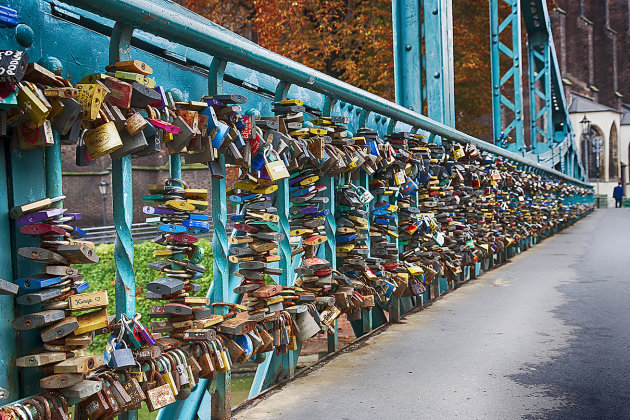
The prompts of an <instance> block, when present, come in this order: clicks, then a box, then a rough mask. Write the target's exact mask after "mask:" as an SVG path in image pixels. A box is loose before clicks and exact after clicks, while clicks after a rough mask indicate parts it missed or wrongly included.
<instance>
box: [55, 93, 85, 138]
mask: <svg viewBox="0 0 630 420" xmlns="http://www.w3.org/2000/svg"><path fill="white" fill-rule="evenodd" d="M59 100H60V101H61V103H62V104H63V110H62V111H61V113H60V114H59V115H58V116H57V118H55V119H54V120H53V122H52V128H53V130H55V131H56V132H58V133H59V134H61V135H62V136H65V135H66V134H68V132H70V130H71V129H72V127H73V126H74V125H75V123H76V122H77V119H78V118H79V115H80V114H81V110H82V106H81V104H80V103H79V102H78V101H77V100H76V99H74V98H60V99H59Z"/></svg>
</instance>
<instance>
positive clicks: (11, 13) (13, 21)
mask: <svg viewBox="0 0 630 420" xmlns="http://www.w3.org/2000/svg"><path fill="white" fill-rule="evenodd" d="M18 22H19V21H18V14H17V11H16V10H15V9H11V8H10V7H6V6H0V26H1V27H3V28H13V27H14V26H17V24H18Z"/></svg>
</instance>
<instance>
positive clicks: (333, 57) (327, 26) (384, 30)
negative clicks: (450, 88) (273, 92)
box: [179, 0, 491, 137]
mask: <svg viewBox="0 0 630 420" xmlns="http://www.w3.org/2000/svg"><path fill="white" fill-rule="evenodd" d="M179 1H180V3H181V4H183V5H184V6H186V7H188V8H190V9H191V10H193V11H195V12H197V13H199V14H201V15H204V16H206V17H208V18H209V19H210V20H212V21H214V22H216V23H218V24H220V25H222V26H224V27H226V28H228V29H230V30H232V31H234V32H236V33H238V34H239V35H242V36H245V37H247V38H248V39H251V40H253V41H254V42H257V43H258V44H260V45H261V46H263V47H265V48H267V49H269V50H271V51H274V52H276V53H278V54H282V55H284V56H286V57H288V58H291V59H292V60H295V61H297V62H300V63H302V64H305V65H307V66H309V67H312V68H314V69H317V70H320V71H322V72H324V73H326V74H329V75H331V76H334V77H336V78H338V79H340V80H343V81H345V82H348V83H350V84H353V85H355V86H358V87H360V88H362V89H365V90H367V91H370V92H372V93H375V94H377V95H380V96H383V97H385V98H387V99H390V100H393V99H394V64H393V53H392V44H393V36H392V5H391V0H301V1H297V0H233V1H230V2H225V1H219V0H179ZM453 19H454V22H453V26H454V30H453V45H454V66H455V69H454V70H455V108H456V124H457V127H458V129H460V130H463V131H466V132H469V133H470V134H473V135H478V136H482V137H486V136H487V135H488V134H489V126H488V121H489V120H488V119H487V115H488V114H489V113H490V112H491V109H490V106H491V105H490V103H491V91H490V54H489V50H488V48H489V46H488V42H489V41H488V37H489V29H488V25H489V23H488V19H489V18H488V1H487V0H454V1H453ZM484 117H486V118H484Z"/></svg>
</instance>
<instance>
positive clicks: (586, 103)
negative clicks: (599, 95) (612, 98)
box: [569, 93, 620, 114]
mask: <svg viewBox="0 0 630 420" xmlns="http://www.w3.org/2000/svg"><path fill="white" fill-rule="evenodd" d="M577 112H616V113H618V114H620V112H619V111H617V110H616V109H615V108H611V107H609V106H606V105H602V104H599V103H597V102H595V101H593V100H592V99H589V98H587V97H585V96H582V95H578V94H577V93H571V106H570V107H569V113H571V114H574V113H577Z"/></svg>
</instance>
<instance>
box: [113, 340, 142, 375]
mask: <svg viewBox="0 0 630 420" xmlns="http://www.w3.org/2000/svg"><path fill="white" fill-rule="evenodd" d="M113 342H114V341H113V340H111V341H110V345H111V343H113ZM117 346H120V347H117ZM112 347H113V349H112V352H111V359H110V362H109V365H110V366H111V367H113V368H114V369H120V368H127V367H131V366H135V365H136V360H135V359H134V357H133V352H132V351H131V349H130V348H128V347H127V343H125V342H124V341H120V342H119V343H118V344H117V345H116V344H114V346H112Z"/></svg>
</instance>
